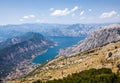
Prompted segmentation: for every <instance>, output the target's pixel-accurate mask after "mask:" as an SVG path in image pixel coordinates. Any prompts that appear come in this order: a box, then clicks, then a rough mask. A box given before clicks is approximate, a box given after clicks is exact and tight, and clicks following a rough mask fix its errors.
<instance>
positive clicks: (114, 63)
mask: <svg viewBox="0 0 120 83" xmlns="http://www.w3.org/2000/svg"><path fill="white" fill-rule="evenodd" d="M109 54H110V56H109ZM92 68H95V69H101V68H110V69H111V70H112V72H114V73H116V74H117V75H120V41H117V42H113V43H109V44H106V45H104V46H102V47H96V48H94V49H90V50H87V51H84V52H81V53H78V54H75V55H74V56H70V57H64V56H59V57H56V58H55V59H53V60H51V61H49V62H47V63H46V64H43V65H41V66H39V67H37V68H36V69H35V70H34V71H32V72H31V73H29V74H28V75H27V76H25V77H22V78H20V79H16V80H12V81H9V82H8V83H35V82H37V81H38V80H40V81H42V82H46V81H49V80H54V79H55V81H56V80H58V79H60V80H61V79H62V80H64V79H65V78H66V77H71V75H72V74H75V73H79V72H81V71H84V70H89V69H92ZM92 76H93V75H92ZM102 76H105V74H102ZM102 79H104V78H102ZM85 80H86V79H85ZM92 82H93V81H92ZM48 83H49V82H48ZM75 83H76V82H75ZM105 83H106V82H105ZM118 83H119V82H118Z"/></svg>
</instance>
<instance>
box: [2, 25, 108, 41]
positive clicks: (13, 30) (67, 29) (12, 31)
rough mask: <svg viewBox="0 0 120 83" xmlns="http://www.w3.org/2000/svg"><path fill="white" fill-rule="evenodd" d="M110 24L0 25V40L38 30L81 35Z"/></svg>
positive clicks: (50, 33) (43, 32)
mask: <svg viewBox="0 0 120 83" xmlns="http://www.w3.org/2000/svg"><path fill="white" fill-rule="evenodd" d="M105 25H109V24H20V25H4V26H0V40H2V39H3V40H5V39H6V38H12V37H16V36H18V35H21V34H24V33H26V32H38V33H41V34H42V35H45V36H68V37H79V36H86V35H88V34H90V33H91V32H92V31H94V29H96V28H98V27H102V26H105Z"/></svg>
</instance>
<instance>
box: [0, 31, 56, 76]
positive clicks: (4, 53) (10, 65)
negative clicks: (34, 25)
mask: <svg viewBox="0 0 120 83" xmlns="http://www.w3.org/2000/svg"><path fill="white" fill-rule="evenodd" d="M53 45H54V42H53V41H51V40H49V39H47V38H45V37H44V36H42V35H41V34H39V33H34V32H28V33H26V34H24V35H23V36H20V37H15V38H11V39H8V40H6V41H3V42H1V43H0V77H5V76H7V75H8V73H9V72H10V71H11V70H14V69H15V66H16V65H17V64H19V63H20V62H22V61H24V60H31V59H32V56H33V55H35V54H36V53H40V52H42V51H45V50H46V49H48V48H49V47H50V46H53Z"/></svg>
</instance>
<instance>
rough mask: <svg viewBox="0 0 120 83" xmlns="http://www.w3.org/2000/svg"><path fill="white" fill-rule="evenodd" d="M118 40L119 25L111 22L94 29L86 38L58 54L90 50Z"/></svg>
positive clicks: (119, 34)
mask: <svg viewBox="0 0 120 83" xmlns="http://www.w3.org/2000/svg"><path fill="white" fill-rule="evenodd" d="M119 40H120V25H119V24H113V25H109V26H105V27H102V28H100V29H98V30H96V31H94V32H93V33H91V35H90V36H89V37H88V38H86V39H85V40H84V41H82V42H81V43H79V44H77V45H76V46H74V47H69V48H67V49H62V50H60V52H59V55H62V56H72V55H74V54H75V53H79V52H83V51H86V50H90V49H93V48H95V47H99V46H104V45H106V44H108V43H113V42H117V41H119Z"/></svg>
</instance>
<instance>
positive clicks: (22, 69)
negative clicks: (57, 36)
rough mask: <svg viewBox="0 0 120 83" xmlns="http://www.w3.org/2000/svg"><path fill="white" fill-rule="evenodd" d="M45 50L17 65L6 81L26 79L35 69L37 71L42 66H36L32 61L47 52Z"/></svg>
mask: <svg viewBox="0 0 120 83" xmlns="http://www.w3.org/2000/svg"><path fill="white" fill-rule="evenodd" d="M55 45H56V44H54V45H53V46H50V47H49V48H51V47H54V46H55ZM49 48H48V49H49ZM48 49H46V50H43V51H41V52H37V53H34V54H33V55H32V56H31V59H26V60H24V61H22V62H20V63H19V64H17V66H16V67H15V68H14V69H13V70H14V71H11V72H10V73H9V74H8V76H6V78H5V81H9V80H14V79H19V78H21V77H24V76H26V75H27V74H29V73H30V72H32V71H33V70H34V69H36V68H37V67H38V66H40V65H41V64H36V63H33V62H32V60H33V59H34V58H35V57H37V56H40V55H41V54H43V53H45V52H47V50H48Z"/></svg>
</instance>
